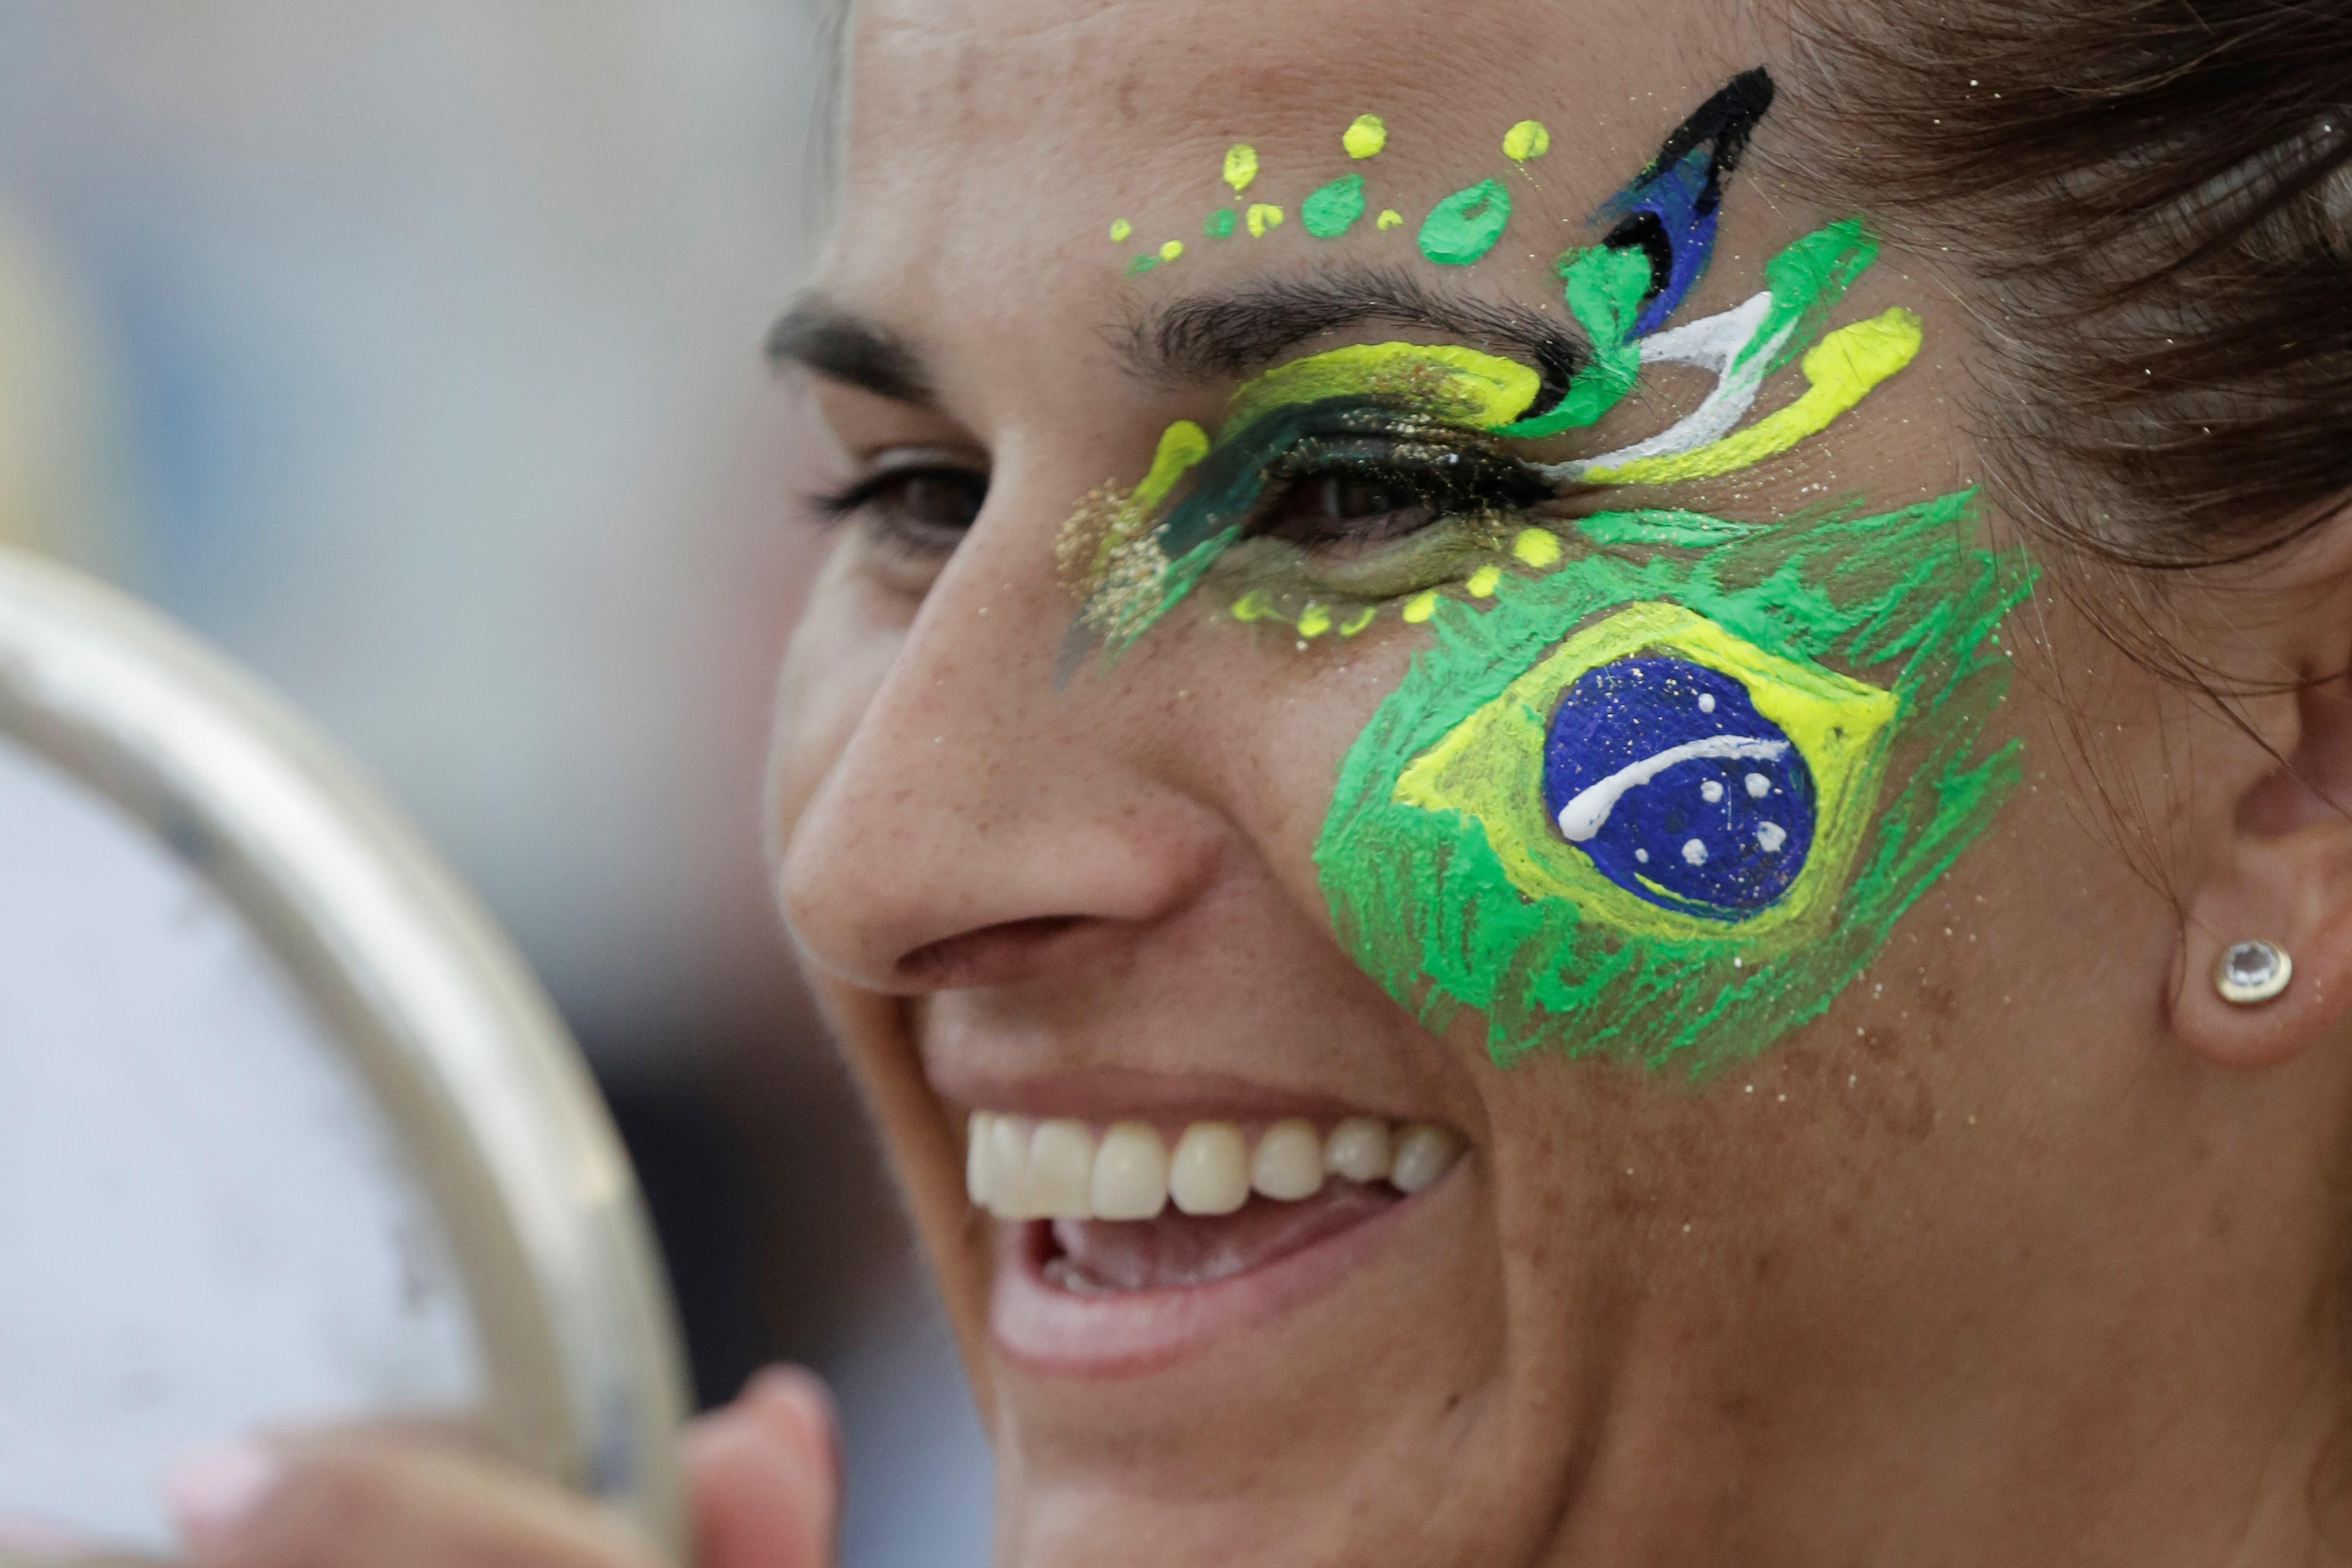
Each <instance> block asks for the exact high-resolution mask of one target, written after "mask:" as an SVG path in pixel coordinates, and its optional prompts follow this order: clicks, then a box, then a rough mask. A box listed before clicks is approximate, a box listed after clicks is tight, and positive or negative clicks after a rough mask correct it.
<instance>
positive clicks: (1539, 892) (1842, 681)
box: [1394, 601, 1899, 950]
mask: <svg viewBox="0 0 2352 1568" xmlns="http://www.w3.org/2000/svg"><path fill="white" fill-rule="evenodd" d="M1652 648H1664V649H1666V650H1667V651H1669V652H1671V653H1674V654H1675V655H1676V656H1678V657H1680V658H1686V659H1689V660H1691V661H1692V662H1694V663H1696V664H1699V665H1703V666H1705V667H1706V668H1709V669H1713V670H1717V671H1718V672H1720V673H1722V674H1724V675H1727V676H1729V677H1731V678H1732V679H1734V680H1737V681H1738V682H1739V683H1740V685H1742V686H1743V687H1745V688H1747V689H1748V697H1749V699H1750V700H1752V701H1753V702H1754V703H1755V704H1756V710H1757V711H1758V712H1759V713H1761V714H1762V715H1763V716H1764V717H1765V718H1767V719H1769V720H1770V721H1772V722H1773V723H1775V724H1777V725H1779V726H1780V731H1781V732H1782V733H1783V734H1785V735H1787V736H1788V737H1789V739H1790V742H1793V743H1794V744H1795V746H1796V748H1797V752H1798V754H1799V755H1801V756H1802V757H1803V758H1804V760H1805V765H1806V767H1807V768H1808V769H1809V770H1810V771H1811V773H1812V776H1813V785H1814V789H1815V790H1816V792H1817V794H1816V797H1815V808H1814V829H1813V845H1812V848H1811V850H1810V851H1808V852H1807V855H1806V858H1805V865H1804V868H1803V869H1802V870H1801V871H1800V872H1799V873H1798V875H1797V879H1796V881H1795V882H1793V883H1791V884H1790V887H1789V889H1788V890H1787V892H1786V893H1784V894H1783V895H1782V896H1781V898H1780V899H1779V900H1776V901H1775V902H1774V903H1773V904H1771V905H1770V906H1769V907H1768V908H1766V909H1765V910H1761V911H1760V912H1759V913H1757V914H1755V915H1752V916H1750V917H1748V919H1747V920H1745V921H1739V922H1738V923H1737V924H1736V925H1732V924H1727V923H1726V922H1724V921H1714V920H1709V919H1707V918H1706V917H1705V916H1700V915H1693V914H1688V913H1685V912H1684V911H1682V910H1675V909H1669V908H1664V907H1661V906H1660V905H1657V904H1654V903H1651V902H1650V901H1648V900H1644V899H1642V898H1640V897H1638V896H1636V895H1635V894H1633V893H1631V892H1628V891H1627V890H1626V889H1623V888H1621V887H1619V886H1617V884H1615V883H1613V882H1612V881H1610V880H1609V879H1607V878H1605V877H1603V876H1602V875H1601V872H1600V870H1599V868H1596V867H1595V866H1593V864H1592V863H1591V860H1589V859H1587V858H1585V856H1584V855H1583V854H1582V852H1580V851H1579V850H1577V849H1575V848H1573V847H1570V845H1569V844H1567V843H1566V842H1565V841H1563V840H1562V839H1561V837H1560V836H1559V826H1558V825H1557V823H1556V822H1555V821H1554V820H1553V819H1552V817H1551V816H1550V814H1549V812H1547V811H1546V810H1545V809H1544V807H1543V759H1544V728H1545V723H1546V720H1547V716H1548V715H1549V713H1550V712H1551V711H1552V710H1553V708H1554V707H1556V706H1557V705H1558V703H1559V694H1560V693H1561V692H1562V691H1565V690H1566V689H1568V688H1569V686H1570V685H1571V684H1572V683H1573V682H1574V681H1575V680H1576V679H1577V678H1578V677H1579V676H1580V675H1582V674H1584V673H1585V672H1586V671H1588V670H1591V669H1595V668H1600V667H1601V666H1602V665H1604V664H1607V663H1609V662H1611V661H1612V660H1614V659H1618V658H1624V657H1626V656H1627V655H1629V654H1635V653H1640V652H1642V651H1643V650H1645V649H1652ZM1898 707H1899V702H1898V700H1897V698H1896V697H1895V693H1894V692H1892V691H1887V690H1884V689H1880V688H1878V687H1875V686H1870V685H1866V684H1864V682H1862V681H1859V680H1855V679H1852V678H1850V677H1847V676H1843V675H1839V674H1837V673H1835V672H1834V671H1832V670H1827V669H1823V668H1821V667H1820V666H1818V665H1811V664H1803V663H1800V662H1798V661H1796V660H1794V659H1789V658H1781V657H1780V656H1779V655H1777V654H1773V653H1769V652H1768V651H1766V650H1765V649H1763V648H1760V647H1756V646H1755V645H1754V644H1753V643H1750V642H1748V641H1747V640H1745V639H1744V638H1741V637H1738V636H1736V635H1734V634H1733V633H1731V632H1729V631H1727V630H1726V629H1725V628H1724V627H1722V626H1717V624H1716V623H1715V622H1713V621H1710V620H1708V619H1706V617H1705V616H1699V615H1696V614H1694V613H1693V612H1692V611H1690V610H1687V609H1685V608H1684V607H1683V606H1682V605H1669V604H1663V603H1659V602H1657V601H1646V602H1642V603H1636V604H1633V605H1627V606H1626V607H1625V608H1624V609H1622V610H1621V611H1619V612H1618V613H1617V614H1616V615H1613V616H1610V617H1609V618H1608V619H1607V620H1604V621H1602V622H1601V624H1600V625H1598V626H1589V627H1587V628H1585V629H1584V630H1583V631H1581V632H1579V633H1577V634H1576V635H1575V636H1573V637H1570V638H1569V639H1568V640H1567V641H1566V642H1564V643H1562V644H1561V645H1560V647H1559V649H1558V650H1557V651H1556V652H1554V653H1553V654H1551V655H1550V656H1549V658H1545V659H1544V660H1543V661H1542V662H1540V663H1538V665H1536V666H1535V667H1534V668H1532V669H1529V670H1528V672H1527V673H1526V674H1524V675H1522V676H1520V677H1519V678H1518V679H1516V680H1514V681H1513V682H1512V683H1511V684H1510V685H1509V686H1507V687H1506V688H1505V689H1503V691H1502V693H1501V694H1500V695H1499V696H1497V697H1496V699H1495V700H1492V701H1490V702H1488V703H1487V704H1486V706H1485V707H1483V708H1480V709H1478V710H1476V711H1475V712H1474V713H1472V714H1471V715H1470V716H1469V717H1468V718H1467V719H1465V720H1464V721H1462V722H1461V723H1459V724H1457V725H1455V726H1454V728H1453V729H1451V730H1449V731H1446V732H1445V734H1444V736H1443V737H1442V738H1440V739H1439V740H1438V742H1436V743H1435V744H1434V745H1433V746H1431V747H1430V748H1429V750H1427V751H1426V752H1423V753H1422V754H1421V755H1420V756H1419V757H1417V758H1415V759H1414V760H1413V762H1412V764H1411V765H1410V766H1408V767H1407V768H1406V769H1405V771H1404V772H1403V773H1402V774H1400V775H1399V776H1398V779H1397V784H1396V792H1395V795H1394V798H1395V799H1396V800H1398V801H1401V802H1402V803H1403V804H1405V805H1417V806H1420V807H1421V808H1422V809H1423V810H1425V811H1445V812H1459V813H1461V814H1462V815H1463V816H1465V817H1467V818H1468V819H1469V820H1471V821H1473V822H1475V823H1477V824H1478V825H1479V826H1480V828H1481V829H1482V830H1483V831H1484V832H1485V834H1486V841H1487V843H1488V845H1489V847H1492V848H1493V850H1494V852H1495V857H1496V859H1497V860H1499V861H1500V862H1501V863H1502V869H1503V875H1504V876H1505V877H1506V878H1507V879H1509V881H1510V882H1511V884H1512V885H1513V886H1514V887H1516V888H1517V889H1518V890H1519V891H1520V892H1522V893H1524V894H1526V895H1527V896H1528V898H1531V899H1567V900H1572V901H1573V902H1574V903H1575V904H1576V906H1577V910H1578V912H1579V916H1580V918H1581V919H1591V920H1597V921H1606V922H1607V923H1609V924H1611V925H1613V926H1615V927H1617V928H1618V929H1620V930H1622V931H1630V932H1633V933H1634V934H1636V935H1641V936H1651V937H1659V938H1670V939H1689V938H1693V937H1700V936H1707V937H1715V936H1721V935H1724V934H1727V933H1736V934H1737V935H1738V936H1739V937H1740V938H1741V939H1742V940H1744V941H1748V942H1758V941H1768V940H1769V941H1771V942H1772V943H1773V945H1774V946H1776V947H1778V948H1780V949H1782V950H1785V949H1787V948H1788V947H1790V946H1793V945H1796V944H1797V943H1800V942H1805V941H1809V940H1812V939H1815V938H1817V937H1819V936H1820V935H1821V934H1822V931H1823V928H1824V927H1826V925H1827V924H1828V922H1829V921H1831V920H1832V918H1833V916H1834V914H1835V911H1836V907H1837V898H1836V887H1837V884H1838V883H1839V882H1840V881H1841V880H1842V879H1843V877H1844V875H1845V871H1846V868H1847V867H1848V865H1849V864H1851V862H1852V861H1853V857H1854V855H1855V853H1856V851H1857V850H1858V849H1859V848H1860V847H1861V844H1862V839H1863V837H1864V833H1865V831H1866V830H1867V829H1868V827H1869V826H1870V823H1871V820H1872V815H1871V814H1872V808H1873V806H1874V805H1875V804H1876V803H1877V798H1878V781H1879V777H1880V774H1881V773H1882V771H1883V769H1884V767H1885V755H1886V747H1885V741H1886V734H1887V727H1888V726H1889V725H1890V724H1891V723H1892V722H1893V721H1894V719H1895V713H1896V711H1897V709H1898Z"/></svg>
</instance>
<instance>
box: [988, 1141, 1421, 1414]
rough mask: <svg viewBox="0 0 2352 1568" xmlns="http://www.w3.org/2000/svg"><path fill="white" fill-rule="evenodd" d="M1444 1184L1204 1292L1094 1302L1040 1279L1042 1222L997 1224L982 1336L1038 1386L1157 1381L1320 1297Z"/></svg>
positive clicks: (1194, 1289) (1145, 1293) (1111, 1295)
mask: <svg viewBox="0 0 2352 1568" xmlns="http://www.w3.org/2000/svg"><path fill="white" fill-rule="evenodd" d="M1456 1168H1457V1169H1459V1166H1458V1165H1457V1167H1456ZM1451 1182H1452V1178H1451V1174H1450V1173H1449V1175H1448V1178H1447V1179H1446V1180H1444V1181H1441V1182H1439V1183H1438V1184H1436V1185H1435V1186H1433V1187H1431V1188H1429V1189H1428V1190H1427V1191H1425V1192H1422V1193H1418V1194H1414V1195H1413V1196H1412V1197H1410V1198H1407V1199H1405V1200H1404V1201H1403V1202H1402V1203H1397V1204H1391V1205H1389V1206H1388V1207H1386V1208H1383V1209H1381V1211H1380V1212H1378V1213H1377V1214H1374V1215H1370V1216H1369V1217H1367V1218H1365V1219H1363V1220H1360V1221H1359V1222H1358V1223H1356V1224H1354V1225H1351V1226H1349V1227H1348V1228H1347V1229H1345V1230H1342V1231H1339V1232H1337V1233H1336V1234H1334V1235H1331V1236H1328V1237H1324V1238H1323V1239H1322V1240H1320V1241H1318V1242H1316V1243H1314V1244H1313V1245H1312V1246H1309V1247H1301V1248H1300V1249H1299V1250H1298V1251H1297V1252H1293V1253H1290V1254H1287V1255H1286V1256H1285V1257H1282V1258H1276V1259H1275V1260H1274V1261H1273V1262H1271V1263H1267V1264H1264V1265H1262V1266H1260V1267H1258V1268H1252V1269H1249V1270H1246V1271H1245V1272H1244V1273H1240V1274H1235V1275H1231V1276H1229V1277H1227V1278H1225V1279H1219V1280H1215V1281H1213V1282H1212V1283H1210V1284H1207V1285H1188V1286H1184V1287H1181V1289H1151V1290H1119V1291H1112V1292H1108V1293H1106V1294H1103V1295H1098V1296H1096V1295H1079V1294H1077V1293H1076V1292H1075V1291H1070V1290H1065V1289H1061V1288H1060V1287H1059V1286H1056V1285H1055V1284H1053V1283H1052V1282H1050V1281H1049V1280H1047V1279H1046V1278H1045V1264H1046V1262H1047V1260H1048V1258H1049V1257H1050V1256H1051V1248H1052V1246H1053V1241H1052V1237H1051V1236H1050V1234H1049V1233H1048V1227H1047V1222H1045V1221H1044V1220H1024V1221H1000V1222H999V1223H998V1224H997V1226H996V1269H995V1280H994V1284H993V1287H992V1290H991V1292H990V1300H989V1314H988V1316H989V1331H990V1333H991V1335H992V1338H993V1339H994V1340H995V1342H996V1349H997V1352H998V1354H999V1355H1000V1356H1002V1357H1003V1360H1004V1362H1005V1363H1007V1364H1008V1365H1009V1366H1012V1367H1013V1368H1015V1369H1017V1370H1019V1371H1022V1372H1025V1373H1032V1374H1034V1375H1038V1376H1048V1377H1083V1378H1119V1377H1139V1376H1141V1375H1143V1374H1144V1373H1153V1372H1160V1371H1162V1370H1164V1369H1166V1368H1168V1367H1171V1366H1174V1365H1175V1364H1177V1363H1180V1362H1183V1361H1186V1360H1189V1359H1190V1358H1192V1357H1193V1356H1195V1355H1199V1354H1201V1353H1202V1352H1204V1351H1206V1350H1208V1349H1209V1348H1210V1347H1211V1346H1212V1345H1213V1344H1215V1343H1216V1342H1219V1341H1221V1340H1223V1339H1226V1338H1228V1337H1230V1336H1232V1335H1234V1334H1238V1333H1240V1332H1242V1331H1244V1330H1247V1329H1249V1328H1251V1327H1253V1326H1255V1325H1256V1324H1259V1323H1262V1322H1265V1321H1266V1320H1268V1319H1270V1318H1274V1317H1277V1316H1279V1315H1280V1314H1282V1313H1284V1312H1286V1311H1289V1310H1292V1309H1294V1308H1296V1307H1298V1306H1301V1305H1304V1304H1305V1303H1306V1302H1307V1301H1310V1300H1314V1299H1315V1298H1316V1297H1318V1296H1320V1295H1321V1294H1323V1292H1324V1291H1326V1290H1328V1289H1331V1287H1332V1286H1334V1285H1336V1284H1338V1283H1339V1279H1340V1277H1341V1276H1343V1275H1345V1274H1346V1273H1348V1272H1349V1270H1350V1269H1352V1268H1357V1267H1358V1266H1360V1264H1362V1263H1363V1262H1364V1261H1365V1260H1366V1259H1367V1258H1369V1257H1370V1255H1371V1254H1372V1253H1373V1252H1374V1251H1376V1250H1377V1249H1378V1248H1380V1247H1382V1246H1384V1245H1386V1243H1387V1241H1388V1238H1389V1233H1390V1232H1391V1231H1392V1230H1394V1229H1395V1228H1396V1226H1398V1224H1399V1223H1401V1217H1402V1215H1406V1214H1408V1213H1410V1212H1412V1211H1414V1210H1417V1209H1419V1208H1420V1207H1421V1206H1422V1204H1423V1200H1424V1199H1426V1198H1429V1197H1432V1196H1433V1195H1435V1194H1437V1193H1438V1192H1441V1191H1443V1190H1444V1189H1445V1188H1446V1187H1447V1186H1449V1185H1450V1184H1451Z"/></svg>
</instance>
